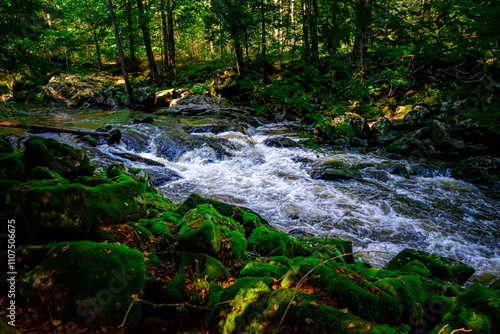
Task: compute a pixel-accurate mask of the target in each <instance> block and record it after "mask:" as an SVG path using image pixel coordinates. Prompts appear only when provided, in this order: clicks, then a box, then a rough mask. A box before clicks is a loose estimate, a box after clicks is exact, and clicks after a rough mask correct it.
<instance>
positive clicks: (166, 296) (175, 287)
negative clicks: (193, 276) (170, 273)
mask: <svg viewBox="0 0 500 334" xmlns="http://www.w3.org/2000/svg"><path fill="white" fill-rule="evenodd" d="M186 274H187V272H186V270H184V269H181V270H179V272H178V273H177V274H176V275H175V276H174V278H172V280H171V281H170V282H169V283H168V284H167V286H166V287H165V289H164V290H163V291H162V292H161V299H162V301H165V302H166V303H181V302H183V301H184V299H185V298H186V297H187V296H186V295H185V294H184V281H185V280H184V277H185V276H186Z"/></svg>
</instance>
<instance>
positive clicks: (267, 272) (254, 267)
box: [240, 260, 289, 279]
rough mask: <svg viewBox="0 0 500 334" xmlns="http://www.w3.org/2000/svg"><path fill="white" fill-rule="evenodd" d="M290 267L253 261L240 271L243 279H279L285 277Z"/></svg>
mask: <svg viewBox="0 0 500 334" xmlns="http://www.w3.org/2000/svg"><path fill="white" fill-rule="evenodd" d="M288 270H289V267H287V266H283V265H281V266H280V265H278V264H271V263H266V262H262V261H258V260H256V261H251V262H249V263H247V265H246V266H245V267H244V268H243V269H242V270H241V271H240V278H242V277H247V276H248V277H274V278H276V279H279V278H281V277H283V276H284V275H285V274H286V272H287V271H288Z"/></svg>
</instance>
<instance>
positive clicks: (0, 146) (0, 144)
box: [0, 138, 14, 154]
mask: <svg viewBox="0 0 500 334" xmlns="http://www.w3.org/2000/svg"><path fill="white" fill-rule="evenodd" d="M13 152H14V146H12V144H11V143H10V142H8V141H6V140H4V139H3V138H0V154H4V153H13Z"/></svg>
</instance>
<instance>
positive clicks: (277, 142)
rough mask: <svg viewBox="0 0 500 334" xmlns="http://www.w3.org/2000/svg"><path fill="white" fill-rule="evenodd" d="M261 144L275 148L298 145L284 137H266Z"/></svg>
mask: <svg viewBox="0 0 500 334" xmlns="http://www.w3.org/2000/svg"><path fill="white" fill-rule="evenodd" d="M263 144H264V145H266V146H269V147H277V148H285V147H286V148H289V147H299V144H297V143H296V142H295V141H293V140H292V139H290V138H286V137H274V138H267V139H266V140H264V142H263Z"/></svg>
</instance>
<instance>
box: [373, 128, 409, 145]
mask: <svg viewBox="0 0 500 334" xmlns="http://www.w3.org/2000/svg"><path fill="white" fill-rule="evenodd" d="M404 135H405V132H403V131H389V132H386V133H380V132H379V133H377V134H376V135H375V140H376V141H377V143H378V144H380V145H388V144H390V143H393V142H395V141H396V140H398V139H401V138H402V137H403V136H404Z"/></svg>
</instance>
